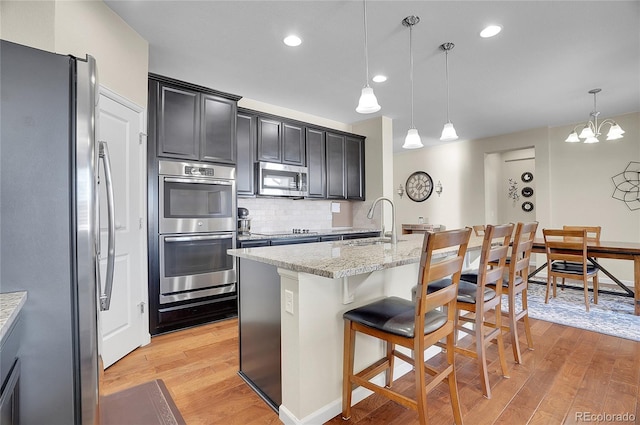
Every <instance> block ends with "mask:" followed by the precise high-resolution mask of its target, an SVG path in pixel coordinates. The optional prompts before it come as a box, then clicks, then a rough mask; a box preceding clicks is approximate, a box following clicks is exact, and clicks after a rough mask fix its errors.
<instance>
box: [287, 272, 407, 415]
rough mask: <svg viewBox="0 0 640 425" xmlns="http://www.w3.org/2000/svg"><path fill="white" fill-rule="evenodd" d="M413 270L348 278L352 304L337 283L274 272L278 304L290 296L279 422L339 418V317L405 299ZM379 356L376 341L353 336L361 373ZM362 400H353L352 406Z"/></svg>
mask: <svg viewBox="0 0 640 425" xmlns="http://www.w3.org/2000/svg"><path fill="white" fill-rule="evenodd" d="M417 271H418V265H417V264H410V265H407V266H401V267H395V268H392V269H387V270H381V271H377V272H373V273H367V274H362V275H357V276H351V277H349V278H348V282H349V283H348V284H349V287H350V290H352V291H353V295H354V301H353V303H350V304H343V280H342V279H328V278H324V277H320V276H315V275H310V274H307V273H298V272H293V271H290V270H284V269H278V272H279V273H280V275H281V297H282V298H281V303H283V304H282V305H284V297H285V295H284V293H285V291H287V290H288V291H291V292H293V299H294V306H293V307H294V309H293V314H291V313H288V312H286V311H285V310H284V308H283V309H282V311H281V324H282V365H283V367H282V405H281V408H280V418H281V420H282V419H284V418H283V415H292V416H294V418H295V419H293V420H292V421H284V422H285V423H308V424H311V423H318V421H320V422H322V421H326V420H329V419H331V418H332V417H334V416H336V415H337V414H339V413H340V411H341V403H342V351H343V335H344V321H343V318H342V315H343V313H344V312H346V311H348V310H350V309H352V308H356V307H358V306H361V305H364V304H367V303H369V302H372V301H373V300H376V299H379V298H381V297H384V296H389V295H395V296H401V297H403V298H407V299H410V298H411V287H412V286H413V285H415V282H416V276H417ZM383 353H384V344H383V343H382V342H381V341H380V340H377V339H374V338H371V337H368V336H366V335H358V336H357V342H356V353H355V369H356V370H361V369H362V368H364V366H366V365H368V364H369V363H371V362H373V361H375V360H377V359H378V358H380V357H381V356H382V355H383ZM398 363H401V362H398ZM403 373H406V371H404V372H403ZM398 376H399V375H398ZM354 395H355V394H354ZM365 395H366V393H364V394H362V397H364V396H365ZM362 397H357V398H356V397H354V403H355V402H357V401H359V400H358V399H361V398H362ZM288 419H292V418H288Z"/></svg>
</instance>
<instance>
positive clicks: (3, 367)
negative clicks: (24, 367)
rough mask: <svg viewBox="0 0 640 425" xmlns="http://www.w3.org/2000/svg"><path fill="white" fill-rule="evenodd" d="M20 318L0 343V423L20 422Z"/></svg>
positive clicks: (12, 423) (13, 423)
mask: <svg viewBox="0 0 640 425" xmlns="http://www.w3.org/2000/svg"><path fill="white" fill-rule="evenodd" d="M21 334H22V318H21V317H20V316H18V319H17V320H16V321H15V322H14V324H13V325H12V326H11V328H10V329H9V331H8V332H7V334H6V335H4V337H3V338H2V345H0V424H2V425H18V424H19V423H20V403H19V395H20V359H19V358H18V354H19V351H20V339H21Z"/></svg>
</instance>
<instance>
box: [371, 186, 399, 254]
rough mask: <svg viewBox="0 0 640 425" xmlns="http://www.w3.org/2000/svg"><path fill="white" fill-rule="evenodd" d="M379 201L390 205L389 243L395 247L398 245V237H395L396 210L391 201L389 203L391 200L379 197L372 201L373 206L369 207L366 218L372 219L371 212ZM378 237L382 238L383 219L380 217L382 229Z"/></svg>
mask: <svg viewBox="0 0 640 425" xmlns="http://www.w3.org/2000/svg"><path fill="white" fill-rule="evenodd" d="M380 201H387V202H389V203H390V204H391V223H392V226H393V227H392V228H391V243H392V244H393V245H396V244H397V243H398V236H397V235H396V210H395V206H394V205H393V201H391V199H389V198H385V197H384V196H381V197H380V198H378V199H376V200H375V201H373V205H371V208H369V212H368V213H367V218H368V219H372V218H373V210H374V209H375V207H376V205H377V204H378V202H380ZM380 235H381V236H382V237H384V217H382V229H381V230H380Z"/></svg>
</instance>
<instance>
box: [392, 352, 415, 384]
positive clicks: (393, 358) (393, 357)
mask: <svg viewBox="0 0 640 425" xmlns="http://www.w3.org/2000/svg"><path fill="white" fill-rule="evenodd" d="M394 349H395V344H392V343H390V342H389V341H387V361H388V362H389V369H387V371H386V372H385V375H386V382H385V386H386V387H387V388H391V385H393V367H394V360H395V356H394V355H393V350H394ZM414 369H415V353H414Z"/></svg>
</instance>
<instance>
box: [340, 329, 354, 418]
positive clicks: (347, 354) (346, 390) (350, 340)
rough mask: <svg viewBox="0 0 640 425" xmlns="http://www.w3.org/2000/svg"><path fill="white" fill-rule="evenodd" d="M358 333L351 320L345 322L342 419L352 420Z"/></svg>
mask: <svg viewBox="0 0 640 425" xmlns="http://www.w3.org/2000/svg"><path fill="white" fill-rule="evenodd" d="M355 337H356V331H354V330H353V329H351V320H346V319H345V321H344V350H343V360H342V419H345V420H347V419H350V418H351V392H352V391H353V389H352V385H351V375H353V356H354V353H355Z"/></svg>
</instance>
